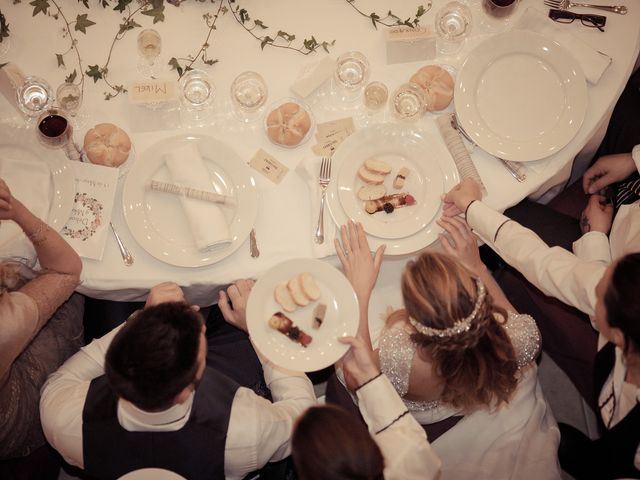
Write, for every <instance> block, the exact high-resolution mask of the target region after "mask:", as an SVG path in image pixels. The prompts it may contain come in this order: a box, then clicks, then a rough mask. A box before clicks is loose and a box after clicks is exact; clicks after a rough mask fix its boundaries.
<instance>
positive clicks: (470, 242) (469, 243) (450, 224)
mask: <svg viewBox="0 0 640 480" xmlns="http://www.w3.org/2000/svg"><path fill="white" fill-rule="evenodd" d="M436 223H437V224H438V225H440V226H441V227H442V228H444V229H445V230H446V231H447V233H449V237H447V236H446V235H442V234H441V235H439V237H440V244H441V245H442V248H444V251H445V252H447V253H448V254H449V255H452V256H454V257H456V258H457V259H458V260H460V262H462V264H463V265H464V266H465V267H467V268H468V269H469V270H471V271H472V272H474V273H475V274H476V275H480V273H481V272H482V271H483V270H484V268H485V267H484V263H482V260H481V259H480V251H479V250H478V241H477V237H476V236H475V234H474V233H473V232H472V231H471V229H470V228H469V225H467V223H466V222H465V221H464V220H462V219H460V218H458V217H444V216H443V217H441V218H439V219H438V220H437V221H436Z"/></svg>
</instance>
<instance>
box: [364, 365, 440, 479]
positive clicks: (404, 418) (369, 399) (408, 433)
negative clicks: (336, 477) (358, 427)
mask: <svg viewBox="0 0 640 480" xmlns="http://www.w3.org/2000/svg"><path fill="white" fill-rule="evenodd" d="M356 395H357V396H358V401H359V404H358V405H359V407H360V412H361V413H362V416H363V418H364V420H365V422H367V425H368V426H369V431H370V432H371V434H372V435H373V438H374V440H375V442H376V443H377V444H378V447H380V451H381V452H382V456H383V458H384V478H385V479H387V480H394V479H397V480H431V479H435V478H438V476H439V473H440V467H441V462H440V459H439V458H438V456H437V455H436V453H435V452H434V451H433V449H432V448H431V445H430V444H429V442H428V441H427V434H426V433H425V431H424V429H423V428H422V427H421V426H420V424H419V423H418V422H417V421H416V420H415V419H414V418H413V415H411V413H409V411H408V410H407V407H406V406H405V405H404V403H403V402H402V400H401V399H400V397H399V396H398V394H397V393H396V391H395V389H394V388H393V385H391V382H390V381H389V379H388V378H387V377H386V376H385V375H380V376H379V377H378V378H376V379H375V380H373V381H371V382H369V383H367V384H366V385H364V386H363V387H361V388H359V389H358V391H357V392H356Z"/></svg>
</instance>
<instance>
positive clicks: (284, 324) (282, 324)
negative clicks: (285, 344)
mask: <svg viewBox="0 0 640 480" xmlns="http://www.w3.org/2000/svg"><path fill="white" fill-rule="evenodd" d="M269 326H270V327H271V328H273V329H275V330H278V331H279V332H280V333H282V334H284V335H286V336H287V337H289V338H290V339H291V340H293V341H294V342H297V343H299V344H300V345H302V346H303V347H306V346H307V345H309V344H310V343H311V340H313V338H312V337H311V335H308V334H306V333H305V332H304V331H302V330H301V329H300V328H298V327H296V326H295V325H294V324H293V320H291V319H290V318H289V317H287V316H286V315H285V314H284V313H282V312H276V313H274V314H273V315H272V316H271V318H270V319H269Z"/></svg>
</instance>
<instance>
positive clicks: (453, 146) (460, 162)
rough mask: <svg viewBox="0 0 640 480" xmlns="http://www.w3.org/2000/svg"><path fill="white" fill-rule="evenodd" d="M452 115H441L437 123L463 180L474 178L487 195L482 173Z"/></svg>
mask: <svg viewBox="0 0 640 480" xmlns="http://www.w3.org/2000/svg"><path fill="white" fill-rule="evenodd" d="M452 115H453V114H452V113H448V114H445V115H440V116H439V117H438V119H437V120H436V125H438V130H440V135H441V136H442V139H443V140H444V143H445V145H446V146H447V149H448V150H449V153H450V154H451V156H452V157H453V162H454V163H455V164H456V167H457V169H458V173H459V174H460V178H461V179H463V180H464V179H465V178H473V179H474V180H475V181H476V182H478V183H479V184H480V187H482V193H483V194H485V195H486V194H487V189H486V188H485V186H484V183H482V178H480V174H479V173H478V170H476V166H475V165H474V164H473V160H471V156H470V155H469V152H468V151H467V147H465V146H464V142H463V141H462V138H461V137H460V134H459V133H458V131H457V130H456V129H455V128H453V126H452V125H451V116H452Z"/></svg>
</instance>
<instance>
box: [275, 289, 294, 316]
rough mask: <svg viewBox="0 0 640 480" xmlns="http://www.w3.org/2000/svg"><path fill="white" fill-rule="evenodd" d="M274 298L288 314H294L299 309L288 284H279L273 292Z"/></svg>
mask: <svg viewBox="0 0 640 480" xmlns="http://www.w3.org/2000/svg"><path fill="white" fill-rule="evenodd" d="M273 296H274V298H275V299H276V302H278V303H279V304H280V306H281V307H282V309H283V310H285V311H287V312H293V311H294V310H295V309H296V308H298V307H297V305H296V302H294V301H293V297H292V296H291V293H289V289H288V288H287V282H282V283H280V284H278V285H277V286H276V288H275V290H274V291H273Z"/></svg>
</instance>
